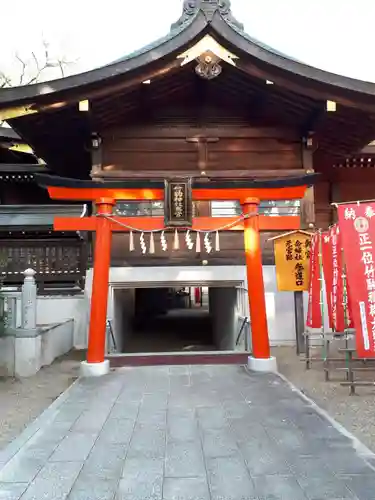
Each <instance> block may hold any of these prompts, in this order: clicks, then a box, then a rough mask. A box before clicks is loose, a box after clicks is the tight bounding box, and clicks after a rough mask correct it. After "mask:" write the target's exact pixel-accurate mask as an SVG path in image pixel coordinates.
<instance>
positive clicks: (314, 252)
mask: <svg viewBox="0 0 375 500" xmlns="http://www.w3.org/2000/svg"><path fill="white" fill-rule="evenodd" d="M320 240H321V238H320V234H319V233H315V234H314V235H313V236H312V238H311V254H310V283H309V302H308V308H307V319H306V326H307V327H308V328H321V327H322V311H321V307H320V301H321V290H320V288H321V287H320V284H321V281H320V263H319V251H320V248H319V246H320Z"/></svg>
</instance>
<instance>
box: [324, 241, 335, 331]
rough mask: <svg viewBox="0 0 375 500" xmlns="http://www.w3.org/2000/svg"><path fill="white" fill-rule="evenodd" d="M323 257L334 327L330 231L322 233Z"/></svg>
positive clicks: (331, 326) (331, 325)
mask: <svg viewBox="0 0 375 500" xmlns="http://www.w3.org/2000/svg"><path fill="white" fill-rule="evenodd" d="M322 258H323V273H324V282H325V286H326V296H327V305H328V324H329V327H330V328H333V317H332V284H333V262H332V261H333V257H332V242H331V235H330V232H328V231H327V232H325V233H322Z"/></svg>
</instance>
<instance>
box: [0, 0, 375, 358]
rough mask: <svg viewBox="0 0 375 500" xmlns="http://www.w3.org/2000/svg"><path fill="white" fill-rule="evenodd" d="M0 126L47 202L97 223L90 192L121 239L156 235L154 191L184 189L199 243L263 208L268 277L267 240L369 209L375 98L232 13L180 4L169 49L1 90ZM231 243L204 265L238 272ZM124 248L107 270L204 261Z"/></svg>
mask: <svg viewBox="0 0 375 500" xmlns="http://www.w3.org/2000/svg"><path fill="white" fill-rule="evenodd" d="M0 119H3V120H7V122H8V123H9V124H10V125H11V127H12V128H13V130H14V131H15V132H16V133H17V134H19V136H20V137H22V139H23V140H24V141H25V142H26V143H27V144H29V145H30V146H31V147H32V149H33V151H34V152H35V155H36V156H37V157H38V158H42V159H43V161H44V162H45V164H46V165H47V166H48V172H46V173H48V174H49V176H45V175H39V174H38V175H37V176H36V181H37V182H39V184H43V185H47V186H49V188H50V189H49V192H50V195H51V197H52V198H53V199H55V200H59V201H58V203H70V204H71V203H72V202H74V203H76V204H79V203H81V205H82V203H89V205H90V207H89V209H90V210H91V203H92V202H94V201H98V200H96V199H95V197H94V194H95V193H94V191H95V192H96V193H98V196H99V198H101V197H102V196H104V195H105V196H106V199H107V200H106V203H104V205H105V209H106V210H107V209H108V206H110V205H111V204H112V201H108V196H107V195H108V194H111V198H112V199H115V201H116V206H115V207H114V209H113V210H114V212H113V216H121V217H122V218H124V219H126V221H127V223H128V225H129V226H130V225H131V224H130V222H131V221H133V225H134V226H136V227H140V224H141V226H142V228H144V229H150V228H153V227H155V224H156V226H157V227H158V228H162V219H163V199H164V197H163V195H161V194H160V189H161V190H162V189H163V186H164V181H165V180H168V179H175V178H185V179H190V180H191V182H192V192H193V215H194V217H195V218H197V220H198V219H202V220H203V219H205V223H204V224H206V225H205V226H204V224H203V222H202V224H203V225H202V226H199V227H204V228H205V229H206V228H208V227H210V228H211V229H212V228H217V227H218V226H219V223H218V222H215V223H212V222H209V220H213V219H215V217H216V218H218V219H221V220H224V219H225V218H226V217H228V216H230V217H232V218H233V217H236V216H238V215H239V214H241V212H242V211H243V210H244V203H245V198H246V199H249V198H253V197H255V198H259V199H260V207H259V211H258V213H259V215H258V217H257V218H258V222H259V229H260V232H261V233H260V238H261V246H262V258H263V265H267V264H272V256H271V252H270V247H267V244H266V240H267V239H268V238H269V236H270V233H272V234H275V233H277V232H280V231H284V230H294V229H298V228H300V227H305V228H308V227H327V226H328V225H329V224H331V223H332V222H334V219H335V213H334V210H333V209H332V207H331V203H332V202H339V201H345V200H349V199H357V198H359V197H360V198H366V197H367V198H373V194H372V191H373V188H374V186H375V172H374V168H373V166H372V163H371V162H368V164H370V163H371V166H370V167H367V168H362V169H361V168H360V169H358V168H354V167H353V165H354V163H355V162H354V160H353V159H354V158H360V157H361V156H359V157H358V155H361V154H362V153H361V151H362V150H363V148H365V147H367V145H368V144H369V143H370V142H371V141H372V140H374V138H375V84H372V83H367V82H362V81H358V80H355V79H351V78H346V77H342V76H338V75H335V74H331V73H327V72H325V71H321V70H319V69H315V68H312V67H311V66H308V65H306V64H303V63H301V62H299V61H296V60H294V59H292V58H289V57H287V56H286V55H285V54H282V53H280V52H278V51H277V50H274V49H272V48H270V47H268V46H267V45H265V44H263V43H261V42H259V41H257V40H255V39H253V38H251V36H249V35H248V34H247V33H245V31H244V28H243V25H242V24H241V23H240V22H239V21H238V20H237V19H235V17H234V16H233V13H232V11H231V6H230V1H229V0H220V1H219V0H189V1H185V2H183V9H182V15H181V17H180V19H178V20H177V22H175V23H174V24H173V25H172V27H171V30H170V32H169V33H168V34H167V35H166V36H165V37H164V38H162V39H160V40H157V41H155V42H154V43H152V44H150V45H149V46H147V47H144V48H143V49H141V50H139V51H137V52H134V53H132V54H130V55H127V56H125V57H123V58H121V59H119V60H118V61H115V62H113V63H111V64H109V65H107V66H104V67H101V68H98V69H95V70H93V71H89V72H86V73H82V74H78V75H74V76H70V77H66V78H63V79H59V80H55V81H52V82H46V83H40V84H35V85H30V86H25V87H17V88H10V89H2V90H1V91H0ZM356 155H357V156H356ZM315 174H317V175H315ZM312 185H313V186H314V187H311V186H312ZM303 186H304V187H303ZM309 186H310V187H309ZM298 187H300V188H301V189H300V190H299V191H298V189H297V188H298ZM302 187H303V189H302ZM306 187H307V189H306ZM31 189H32V190H34V189H35V190H36V189H37V187H36V186H33V187H30V190H31ZM69 189H70V190H71V191H69ZM99 189H100V191H99ZM210 189H211V193H210V194H207V193H208V191H209V190H210ZM235 189H243V190H244V191H242V193H243V195H244V196H242V198H241V197H239V198H237V197H236V196H237V195H236V196H235V194H236V193H235ZM257 189H259V190H262V189H263V191H262V195H261V196H258V195H257V194H256V190H257ZM293 189H294V191H293ZM72 190H75V194H74V195H73V194H71V193H72ZM134 190H135V191H134ZM137 190H138V191H137ZM158 190H159V191H158ZM194 190H196V191H194ZM267 190H268V191H267ZM277 190H279V191H278V193H276V191H277ZM296 190H297V191H298V192H299V193H302V194H301V196H302V199H301V200H299V199H298V196H297V195H296V192H297V191H296ZM224 191H225V192H226V194H224ZM69 192H70V194H69ZM114 192H116V193H115V194H113V193H114ZM121 192H122V193H125V194H126V196H125V194H124V197H123V198H121ZM140 192H142V196H141V195H140V194H139V193H140ZM267 192H268V193H269V197H268V198H267V195H266V193H267ZM135 193H136V194H135ZM137 193H138V194H137ZM155 193H159V194H157V195H155ZM194 193H195V194H194ZM215 193H216V194H218V197H217V198H216V199H215V198H213V196H214V194H215ZM275 193H276V194H275ZM288 193H289V194H288ZM245 194H246V196H245ZM290 194H291V196H289V195H290ZM112 195H113V196H112ZM231 195H233V196H234V197H233V198H231ZM274 195H275V196H274ZM238 196H239V195H238ZM272 196H274V197H272ZM67 197H68V199H67ZM240 198H241V199H240ZM60 200H61V201H60ZM44 202H45V201H43V203H44ZM50 203H51V207H52V206H53V205H52V203H55V202H53V201H52V202H51V201H50ZM100 203H103V201H101V202H100ZM241 203H242V204H243V206H242V207H241ZM99 205H100V204H99ZM99 205H98V208H99V209H100V206H99ZM90 210H89V212H88V215H90V213H91V211H90ZM93 212H94V214H95V207H94V208H93ZM245 212H246V211H245ZM59 213H60V214H61V212H59ZM83 219H85V221H84V222H83V223H82V225H81V226H80V227H81V229H80V231H83V232H84V231H86V230H88V229H87V228H88V227H89V226H88V225H85V224H88V223H87V222H86V218H85V217H84V218H83ZM141 220H143V222H141ZM129 221H130V222H129ZM153 224H154V225H153ZM207 224H208V226H207ZM65 226H66V224H65ZM65 226H64V224H63V223H60V225H59V224H58V223H56V225H55V229H58V228H59V227H60V230H62V229H61V228H63V227H65ZM68 226H69V224H68ZM71 226H72V225H71ZM245 226H246V224H245ZM77 227H78V226H77ZM90 227H91V226H90ZM93 227H94V226H92V228H93ZM95 227H96V226H95ZM85 228H86V229H85ZM73 229H74V228H73V227H70V229H69V230H70V231H71V234H73V233H74V231H73ZM237 229H240V230H239V231H238V230H234V231H231V230H228V231H225V232H223V234H222V236H221V240H222V244H221V251H220V252H217V253H216V252H213V253H212V254H211V255H210V256H209V257H208V262H209V265H212V266H216V265H222V264H226V265H234V264H242V265H243V264H244V263H245V253H244V243H243V235H242V229H243V226H242V227H240V228H237ZM245 229H246V227H245ZM129 238H130V234H129V231H127V232H126V231H125V232H121V231H119V230H118V232H115V233H114V235H113V244H112V253H111V263H110V264H111V266H145V267H148V266H155V265H168V266H170V265H177V266H186V265H192V264H194V263H195V264H199V263H201V261H202V258H203V255H202V253H200V252H198V253H194V252H193V253H191V252H190V253H189V252H188V251H185V250H181V251H180V252H172V250H171V245H170V246H169V248H168V250H167V251H165V252H163V251H162V250H160V241H159V240H158V239H157V238H158V236H156V241H155V253H153V254H152V255H142V252H141V249H140V248H138V247H137V248H136V249H135V251H134V252H130V251H129ZM248 276H249V274H248ZM248 281H249V279H248ZM262 290H263V288H262ZM250 308H251V304H250ZM253 319H254V318H253ZM263 326H264V325H263ZM263 326H261V328H263ZM255 335H256V332H255ZM97 357H98V356H97ZM97 357H96V358H95V356H94V358H95V359H96V361H97ZM99 357H100V356H99ZM91 361H93V358H92V359H91ZM96 361H95V362H96Z"/></svg>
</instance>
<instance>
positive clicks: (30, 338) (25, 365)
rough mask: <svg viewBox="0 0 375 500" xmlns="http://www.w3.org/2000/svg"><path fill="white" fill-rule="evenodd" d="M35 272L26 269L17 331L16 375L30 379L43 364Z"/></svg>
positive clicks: (15, 347) (15, 342)
mask: <svg viewBox="0 0 375 500" xmlns="http://www.w3.org/2000/svg"><path fill="white" fill-rule="evenodd" d="M35 274H36V273H35V271H34V270H33V269H26V271H24V272H23V275H24V276H25V279H24V283H23V285H22V294H21V309H22V314H21V328H17V330H16V331H15V339H14V375H15V376H16V377H29V376H31V375H34V374H35V373H37V372H38V371H39V370H40V368H41V363H42V339H41V336H40V331H39V329H38V328H37V326H36V303H37V288H36V283H35V278H34V276H35Z"/></svg>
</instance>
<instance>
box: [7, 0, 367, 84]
mask: <svg viewBox="0 0 375 500" xmlns="http://www.w3.org/2000/svg"><path fill="white" fill-rule="evenodd" d="M7 5H8V6H11V7H10V8H9V9H7V8H5V9H4V8H3V9H2V13H1V20H2V23H1V40H2V43H1V45H0V47H1V51H0V71H2V72H6V73H7V74H10V75H11V76H12V77H14V79H15V80H16V79H17V76H18V74H19V73H20V63H19V62H17V60H16V54H18V55H19V56H20V57H21V58H22V59H23V60H29V59H31V53H32V52H35V53H36V54H37V55H38V57H39V58H42V51H41V50H42V41H43V40H45V41H47V42H48V43H49V45H50V51H51V53H52V55H53V56H56V57H59V58H61V57H64V58H65V59H67V60H68V61H70V62H72V64H71V65H70V66H69V69H68V72H69V73H78V72H82V71H87V70H90V69H93V68H95V67H98V66H102V65H104V64H106V63H109V62H111V61H113V60H116V59H118V58H120V57H122V56H124V55H126V54H128V53H130V52H132V51H133V50H135V49H138V48H140V47H142V46H144V45H147V44H148V43H150V42H152V41H154V40H155V39H157V38H159V37H161V36H164V35H165V34H166V33H168V31H169V28H170V25H171V24H172V23H173V22H174V21H176V20H177V19H178V17H179V16H180V14H181V9H182V0H105V1H102V2H100V1H99V0H97V1H96V2H93V1H92V0H90V1H89V0H64V2H53V1H51V0H32V1H30V0H13V2H11V3H9V2H7ZM17 12H21V13H22V15H17V14H16V13H17ZM232 12H233V14H234V15H235V17H236V18H237V19H238V20H240V21H241V22H242V23H244V25H245V31H246V32H247V33H248V34H249V35H251V36H253V37H255V38H257V39H259V40H261V41H262V42H264V43H266V44H268V45H270V46H272V47H274V48H275V49H277V50H279V51H281V52H284V53H285V54H287V55H290V56H292V57H294V58H296V59H298V60H300V61H303V62H305V63H306V64H309V65H311V66H315V67H318V68H320V69H324V70H326V71H331V72H333V73H338V74H341V75H345V76H350V77H352V78H357V79H361V80H367V81H372V82H375V62H374V46H375V35H374V32H375V31H374V20H375V2H374V0H309V1H307V0H232ZM50 76H51V77H56V76H59V75H56V73H55V70H54V71H53V73H51V75H50Z"/></svg>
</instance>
